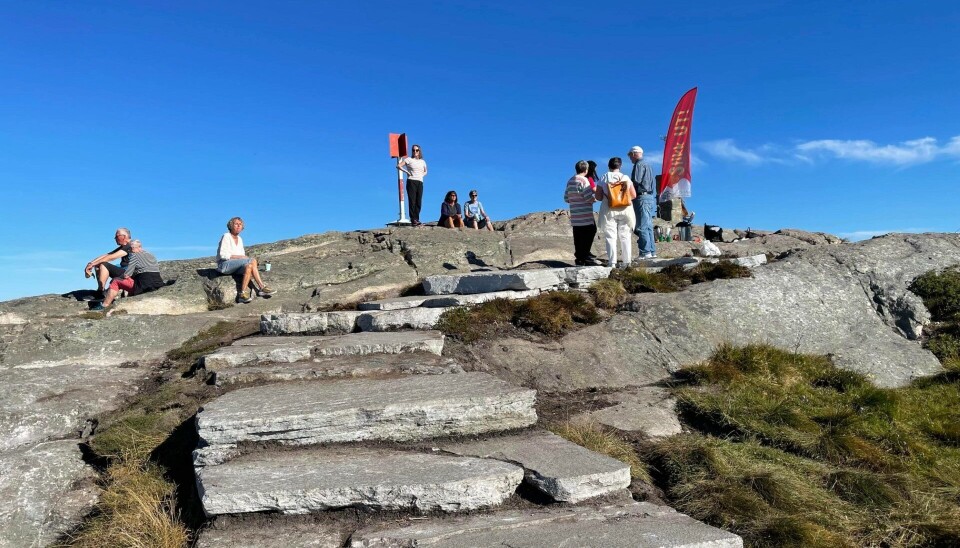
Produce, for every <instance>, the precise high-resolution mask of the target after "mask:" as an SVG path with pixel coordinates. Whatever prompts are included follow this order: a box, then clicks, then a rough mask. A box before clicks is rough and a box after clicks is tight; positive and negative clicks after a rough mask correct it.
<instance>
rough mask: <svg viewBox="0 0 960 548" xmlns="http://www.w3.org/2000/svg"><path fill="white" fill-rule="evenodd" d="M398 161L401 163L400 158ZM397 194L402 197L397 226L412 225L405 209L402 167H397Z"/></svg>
mask: <svg viewBox="0 0 960 548" xmlns="http://www.w3.org/2000/svg"><path fill="white" fill-rule="evenodd" d="M397 161H398V162H399V161H400V158H399V157H398V158H397ZM397 192H398V193H399V195H400V218H399V219H397V224H410V219H407V213H406V211H404V208H403V172H402V171H400V166H399V165H398V166H397Z"/></svg>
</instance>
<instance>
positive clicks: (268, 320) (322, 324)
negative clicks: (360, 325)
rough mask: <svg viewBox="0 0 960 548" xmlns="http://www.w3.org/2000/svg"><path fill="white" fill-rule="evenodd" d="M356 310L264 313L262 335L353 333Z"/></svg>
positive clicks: (261, 326) (261, 321)
mask: <svg viewBox="0 0 960 548" xmlns="http://www.w3.org/2000/svg"><path fill="white" fill-rule="evenodd" d="M360 314H361V313H360V312H359V311H356V310H343V311H335V312H313V313H302V314H297V313H285V314H263V315H261V316H260V334H261V335H286V334H289V333H310V334H318V335H323V334H326V333H351V332H353V331H354V330H355V329H356V327H357V316H359V315H360Z"/></svg>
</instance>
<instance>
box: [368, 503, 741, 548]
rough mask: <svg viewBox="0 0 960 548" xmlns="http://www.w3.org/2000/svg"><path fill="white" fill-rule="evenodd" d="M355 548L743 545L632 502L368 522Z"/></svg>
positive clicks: (691, 547)
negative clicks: (382, 523)
mask: <svg viewBox="0 0 960 548" xmlns="http://www.w3.org/2000/svg"><path fill="white" fill-rule="evenodd" d="M350 546H351V547H354V548H374V547H376V548H400V547H404V548H406V547H413V546H431V547H432V548H468V547H475V546H511V547H513V548H541V547H544V546H576V547H578V548H581V547H583V548H586V547H596V548H600V547H603V548H627V547H630V548H742V547H743V540H742V539H741V538H740V537H738V536H737V535H734V534H733V533H728V532H726V531H724V530H722V529H717V528H716V527H711V526H709V525H706V524H704V523H701V522H699V521H697V520H695V519H693V518H691V517H689V516H686V515H684V514H681V513H679V512H677V511H675V510H673V509H671V508H667V507H665V506H656V505H654V504H650V503H647V502H634V503H627V504H621V505H612V506H604V507H600V508H591V507H571V508H548V509H542V510H541V509H536V510H513V511H505V512H495V513H492V514H484V515H473V516H467V517H452V518H447V519H442V520H440V519H431V520H421V521H412V520H411V521H410V524H409V525H405V526H399V527H382V526H381V527H379V528H378V527H371V528H368V529H362V530H360V531H357V532H356V533H354V534H353V536H352V537H351V542H350Z"/></svg>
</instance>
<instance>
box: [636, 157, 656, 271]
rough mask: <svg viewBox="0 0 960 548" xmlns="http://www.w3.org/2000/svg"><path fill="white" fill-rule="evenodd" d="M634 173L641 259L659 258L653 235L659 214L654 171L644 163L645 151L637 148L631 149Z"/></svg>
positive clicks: (637, 229)
mask: <svg viewBox="0 0 960 548" xmlns="http://www.w3.org/2000/svg"><path fill="white" fill-rule="evenodd" d="M630 160H632V161H633V171H631V173H630V180H632V181H633V188H634V190H635V191H636V194H637V197H636V199H635V200H634V201H633V214H634V216H635V217H636V219H637V225H636V229H635V230H634V233H635V234H636V235H637V236H638V238H637V245H638V246H639V248H640V258H641V259H654V258H656V257H657V247H656V240H655V238H654V235H653V216H654V215H655V214H656V212H657V190H656V188H655V187H654V177H653V170H652V169H650V166H649V165H647V163H646V162H644V161H643V149H642V148H640V147H638V146H635V147H633V148H631V149H630Z"/></svg>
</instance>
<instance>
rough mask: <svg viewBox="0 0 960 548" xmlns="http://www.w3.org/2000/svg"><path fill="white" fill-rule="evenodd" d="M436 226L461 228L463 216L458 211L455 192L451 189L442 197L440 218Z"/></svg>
mask: <svg viewBox="0 0 960 548" xmlns="http://www.w3.org/2000/svg"><path fill="white" fill-rule="evenodd" d="M437 226H443V227H446V228H463V216H462V214H461V211H460V204H459V203H457V193H456V191H453V190H451V191H450V192H447V195H446V196H445V197H444V198H443V203H442V204H440V220H439V221H437Z"/></svg>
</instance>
